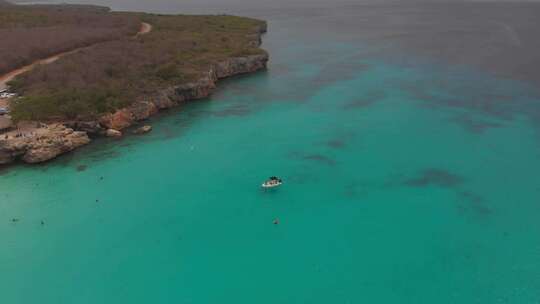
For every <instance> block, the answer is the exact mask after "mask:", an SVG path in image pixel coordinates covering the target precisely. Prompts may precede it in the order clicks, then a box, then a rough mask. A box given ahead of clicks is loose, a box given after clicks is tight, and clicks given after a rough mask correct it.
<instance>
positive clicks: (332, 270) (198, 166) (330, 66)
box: [0, 9, 540, 304]
mask: <svg viewBox="0 0 540 304" xmlns="http://www.w3.org/2000/svg"><path fill="white" fill-rule="evenodd" d="M350 12H351V10H350V9H349V10H336V11H332V12H331V13H328V12H324V11H321V12H319V14H320V18H319V19H316V20H315V21H310V20H304V19H300V20H299V19H298V18H292V17H290V16H289V15H291V16H294V13H291V12H287V13H281V14H277V16H276V17H275V19H272V20H273V22H271V29H272V30H271V31H270V33H269V34H268V36H267V37H266V38H265V45H264V46H265V47H266V48H267V49H268V50H269V51H270V52H271V54H272V63H271V66H270V69H269V71H268V72H265V73H258V74H256V75H251V76H247V77H240V78H237V79H231V80H228V81H226V82H225V83H223V86H222V87H221V88H220V89H219V91H218V92H217V94H216V95H215V96H214V97H213V98H211V99H210V100H207V101H204V102H200V103H193V104H190V105H188V106H186V107H183V108H181V109H178V110H173V111H170V112H169V113H166V114H164V115H162V116H161V117H158V118H156V119H155V120H152V121H151V123H152V125H153V126H154V131H153V132H152V133H150V134H148V135H147V136H145V137H129V138H126V139H123V140H122V141H120V142H116V141H110V142H108V141H103V142H101V143H99V144H97V145H94V146H91V147H88V148H85V149H84V150H82V151H81V152H80V153H76V154H73V155H70V156H68V157H64V158H61V159H59V160H58V161H56V162H53V163H51V164H49V165H46V166H40V167H19V168H13V169H9V170H6V171H4V172H3V173H2V175H0V240H2V241H3V246H2V248H3V250H2V251H0V260H2V261H4V262H2V263H0V290H1V291H2V295H3V301H6V303H37V302H39V303H42V304H48V303H149V302H152V303H171V302H175V303H218V302H219V303H252V302H255V301H256V302H258V303H360V302H376V303H457V302H459V303H534V302H535V301H539V300H540V292H539V290H540V277H539V276H538V274H539V273H540V258H539V254H538V253H539V251H540V234H539V231H540V229H539V228H540V222H539V221H538V215H539V213H540V205H539V203H538V198H539V197H540V186H539V184H538V180H540V173H539V172H538V170H537V168H538V167H539V165H540V153H539V151H540V149H539V147H540V146H539V141H538V140H539V137H538V126H539V121H538V117H539V116H537V113H539V112H538V111H539V106H538V102H539V101H540V100H539V98H538V95H537V93H536V92H535V90H534V89H532V88H531V85H530V83H527V82H525V81H521V80H520V81H517V80H512V79H505V78H502V77H498V76H493V75H492V74H490V73H488V72H486V71H484V70H481V69H479V68H471V67H470V66H456V65H448V64H443V63H441V62H433V61H432V60H427V59H425V58H424V57H422V56H412V55H411V56H409V57H406V56H405V55H402V56H397V55H399V54H393V53H392V52H390V53H389V52H388V50H387V49H386V48H382V47H381V44H376V43H368V42H369V41H365V40H363V39H360V38H358V39H354V38H355V37H356V36H357V31H356V30H355V29H350V31H343V29H345V28H346V27H341V26H340V24H341V23H340V22H342V21H343V20H349V19H344V18H339V16H340V13H341V14H343V15H344V16H345V15H350V14H351V13H350ZM321 19H322V20H326V22H329V23H331V24H334V25H335V24H337V25H335V26H329V27H328V26H327V27H326V29H325V30H323V29H324V27H323V26H321V27H319V28H316V30H317V31H315V29H314V28H312V26H314V25H316V24H317V22H319V21H318V20H321ZM272 20H271V21H272ZM336 26H337V28H339V29H340V30H341V31H336ZM374 35H375V34H374ZM377 41H378V40H377ZM374 42H376V41H374ZM381 48H382V49H384V50H386V51H385V52H383V53H381V52H380V50H381ZM396 53H399V52H396ZM270 175H279V176H280V177H282V178H283V179H284V180H285V184H284V186H283V187H282V188H280V189H278V190H277V191H273V192H263V191H261V190H260V189H259V185H260V183H261V181H262V180H264V179H265V178H266V177H268V176H270ZM275 218H279V219H280V224H279V225H274V224H273V220H274V219H275ZM13 219H17V221H13Z"/></svg>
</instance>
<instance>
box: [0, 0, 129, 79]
mask: <svg viewBox="0 0 540 304" xmlns="http://www.w3.org/2000/svg"><path fill="white" fill-rule="evenodd" d="M0 6H1V9H0V37H1V45H0V74H3V73H6V72H8V71H10V70H13V69H15V68H18V67H21V66H23V65H26V64H29V63H31V62H33V61H35V60H37V59H42V58H44V57H47V56H50V55H53V54H57V53H61V52H64V51H68V50H72V49H74V48H78V47H83V46H88V45H91V44H94V43H97V42H102V41H110V40H116V39H120V38H121V37H124V36H128V35H133V34H134V33H136V32H137V30H138V29H139V26H140V21H139V19H138V16H136V15H128V14H116V13H110V12H109V10H108V9H107V8H104V7H97V6H76V5H51V6H45V5H35V6H17V5H6V4H5V2H4V3H2V2H1V0H0Z"/></svg>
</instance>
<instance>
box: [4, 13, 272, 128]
mask: <svg viewBox="0 0 540 304" xmlns="http://www.w3.org/2000/svg"><path fill="white" fill-rule="evenodd" d="M126 16H133V15H129V14H126ZM126 16H124V17H126ZM137 16H138V18H141V20H143V21H145V22H148V23H150V24H152V25H153V27H154V29H153V31H152V32H151V33H149V34H147V35H144V36H139V37H137V38H133V37H129V38H121V39H117V40H115V41H109V42H104V43H100V44H97V45H95V46H92V47H90V48H87V49H85V50H83V51H80V52H77V53H75V54H72V55H69V56H66V57H63V58H62V59H61V60H59V61H57V62H55V63H53V64H50V65H46V66H41V67H39V68H36V69H34V70H33V71H31V72H29V73H27V74H25V75H23V76H21V77H19V78H18V79H16V80H15V81H13V82H12V83H10V85H11V86H12V88H14V89H15V90H16V91H17V92H19V93H21V94H22V96H23V97H22V98H20V99H19V100H18V101H17V102H16V103H15V104H14V105H13V116H14V118H15V119H19V120H20V119H33V120H36V119H39V120H46V119H53V118H59V119H62V118H80V117H94V116H96V115H99V114H100V113H104V112H108V111H112V110H114V109H117V108H120V107H124V106H126V105H128V104H130V103H131V102H133V101H134V100H135V99H136V98H140V97H144V96H145V95H150V94H152V93H154V92H156V90H159V89H160V88H163V87H166V86H170V85H172V84H181V83H183V82H188V81H191V80H193V79H195V78H197V77H198V76H199V75H200V74H201V73H202V72H203V71H208V69H209V66H210V65H211V64H214V63H216V62H218V61H220V60H222V59H224V58H228V57H233V56H244V55H251V54H260V53H262V52H264V51H263V50H261V49H259V48H258V46H257V43H256V41H254V40H255V39H257V37H258V36H257V35H256V34H257V32H258V31H259V29H260V27H261V26H265V24H264V22H262V21H259V20H254V19H248V18H241V17H234V16H158V15H137ZM126 18H127V17H126ZM254 42H255V43H254Z"/></svg>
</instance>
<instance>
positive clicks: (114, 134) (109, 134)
mask: <svg viewBox="0 0 540 304" xmlns="http://www.w3.org/2000/svg"><path fill="white" fill-rule="evenodd" d="M105 136H107V137H121V136H122V132H120V131H118V130H115V129H108V130H107V131H106V132H105Z"/></svg>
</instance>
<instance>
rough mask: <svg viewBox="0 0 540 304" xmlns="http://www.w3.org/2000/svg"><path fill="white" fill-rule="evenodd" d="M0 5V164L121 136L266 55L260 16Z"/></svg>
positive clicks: (256, 66)
mask: <svg viewBox="0 0 540 304" xmlns="http://www.w3.org/2000/svg"><path fill="white" fill-rule="evenodd" d="M0 7H1V8H0V35H1V37H2V39H3V41H2V48H1V49H0V91H2V90H5V91H6V92H8V93H10V94H5V93H4V98H1V96H0V165H4V164H9V163H13V162H16V161H19V160H20V161H23V162H26V163H39V162H44V161H47V160H50V159H53V158H55V157H57V156H58V155H60V154H63V153H66V152H69V151H72V150H74V149H76V148H78V147H80V146H83V145H86V144H88V143H90V141H91V138H93V137H96V136H122V131H123V130H124V129H126V128H128V127H130V126H132V125H134V124H137V123H139V122H140V121H143V120H145V119H147V118H148V117H150V116H151V115H153V114H155V113H157V112H158V111H160V110H162V109H167V108H171V107H174V106H177V105H179V104H182V103H184V102H187V101H189V100H195V99H201V98H204V97H207V96H209V95H210V94H211V93H212V91H213V90H214V89H215V88H216V83H217V81H218V80H219V79H222V78H226V77H230V76H233V75H238V74H243V73H250V72H255V71H258V70H262V69H265V68H266V65H267V61H268V54H267V53H266V52H265V51H264V50H262V49H261V48H260V47H259V46H260V44H261V35H262V34H263V33H265V32H266V22H264V21H261V20H256V19H251V18H243V17H236V16H228V15H216V16H202V15H201V16H188V15H154V14H143V13H126V12H111V11H110V10H109V9H108V8H104V7H99V6H81V5H25V6H19V5H12V4H9V3H7V2H4V1H2V0H0ZM11 94H15V95H11ZM2 112H4V113H2ZM144 130H148V129H143V131H144Z"/></svg>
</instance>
